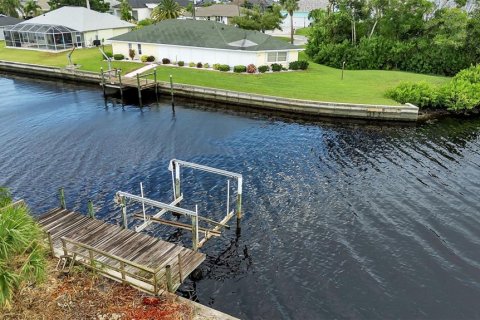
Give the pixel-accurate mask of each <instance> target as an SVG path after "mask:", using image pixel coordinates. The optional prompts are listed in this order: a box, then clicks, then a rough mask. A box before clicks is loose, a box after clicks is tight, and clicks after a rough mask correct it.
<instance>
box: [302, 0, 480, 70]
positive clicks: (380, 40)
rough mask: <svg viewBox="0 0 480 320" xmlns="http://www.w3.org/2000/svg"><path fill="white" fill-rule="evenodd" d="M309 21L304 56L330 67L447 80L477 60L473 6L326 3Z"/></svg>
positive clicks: (416, 1)
mask: <svg viewBox="0 0 480 320" xmlns="http://www.w3.org/2000/svg"><path fill="white" fill-rule="evenodd" d="M475 1H478V0H475ZM310 19H312V20H313V22H312V25H311V30H310V37H309V42H308V44H307V49H306V52H307V54H308V55H309V56H310V57H311V58H312V59H313V60H314V61H315V62H317V63H321V64H326V65H329V66H332V67H337V68H338V67H341V66H342V64H343V63H344V62H345V67H346V68H349V69H382V70H390V69H396V70H404V71H412V72H418V73H427V74H440V75H449V76H450V75H454V74H456V73H457V72H459V71H460V70H461V69H465V68H468V67H469V66H470V65H474V64H476V63H478V62H479V60H480V10H479V9H478V3H475V2H468V3H467V2H466V0H455V2H452V3H447V2H444V1H443V2H442V1H440V2H431V1H428V0H329V3H328V7H327V8H326V9H317V10H314V11H312V12H311V13H310Z"/></svg>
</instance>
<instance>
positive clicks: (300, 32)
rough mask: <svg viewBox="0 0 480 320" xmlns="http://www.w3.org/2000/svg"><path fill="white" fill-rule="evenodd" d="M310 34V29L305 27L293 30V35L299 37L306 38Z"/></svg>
mask: <svg viewBox="0 0 480 320" xmlns="http://www.w3.org/2000/svg"><path fill="white" fill-rule="evenodd" d="M309 33H310V27H306V28H300V29H297V30H295V34H298V35H300V36H306V37H307V36H308V35H309Z"/></svg>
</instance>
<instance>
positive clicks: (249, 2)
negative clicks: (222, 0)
mask: <svg viewBox="0 0 480 320" xmlns="http://www.w3.org/2000/svg"><path fill="white" fill-rule="evenodd" d="M232 4H236V5H238V6H240V7H245V8H249V9H251V8H253V7H254V6H260V8H263V9H266V8H269V7H271V6H273V4H274V1H273V0H232Z"/></svg>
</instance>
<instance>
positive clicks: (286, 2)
mask: <svg viewBox="0 0 480 320" xmlns="http://www.w3.org/2000/svg"><path fill="white" fill-rule="evenodd" d="M298 1H299V0H280V4H281V5H282V7H283V9H285V11H287V12H288V14H289V15H290V42H291V43H292V44H293V12H294V11H297V10H298V9H299V6H298Z"/></svg>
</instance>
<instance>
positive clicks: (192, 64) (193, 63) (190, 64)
mask: <svg viewBox="0 0 480 320" xmlns="http://www.w3.org/2000/svg"><path fill="white" fill-rule="evenodd" d="M188 66H189V67H190V68H195V66H196V64H195V62H190V63H189V64H188Z"/></svg>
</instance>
